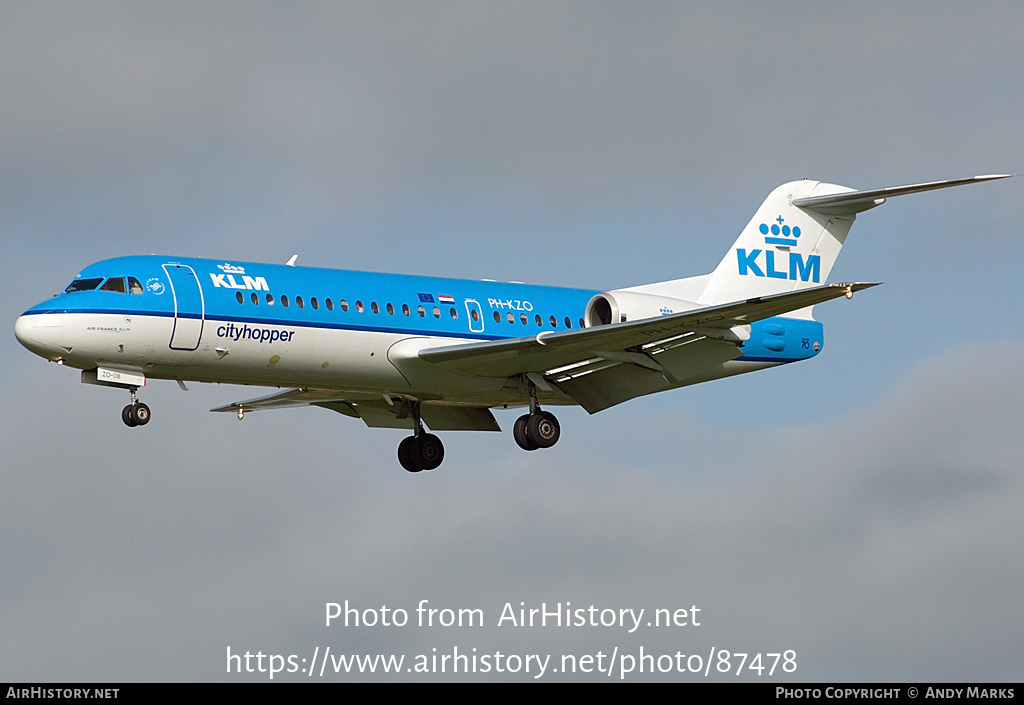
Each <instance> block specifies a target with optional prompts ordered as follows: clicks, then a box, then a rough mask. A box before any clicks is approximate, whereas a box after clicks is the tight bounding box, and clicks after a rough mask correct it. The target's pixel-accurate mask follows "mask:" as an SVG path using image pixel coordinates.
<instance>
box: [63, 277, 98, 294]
mask: <svg viewBox="0 0 1024 705" xmlns="http://www.w3.org/2000/svg"><path fill="white" fill-rule="evenodd" d="M101 281H103V279H102V278H97V279H76V280H74V281H73V282H71V283H70V284H68V286H67V288H66V289H65V290H64V293H65V294H71V293H73V292H75V291H92V290H93V289H95V288H96V287H98V286H99V285H100V282H101Z"/></svg>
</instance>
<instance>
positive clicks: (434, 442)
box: [398, 402, 444, 472]
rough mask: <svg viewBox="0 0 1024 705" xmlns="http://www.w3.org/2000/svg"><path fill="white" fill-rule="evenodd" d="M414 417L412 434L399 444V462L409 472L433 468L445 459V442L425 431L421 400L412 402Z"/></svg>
mask: <svg viewBox="0 0 1024 705" xmlns="http://www.w3.org/2000/svg"><path fill="white" fill-rule="evenodd" d="M412 417H413V431H412V435H411V436H406V437H405V438H403V439H402V442H401V443H399V444H398V462H399V463H401V464H402V467H403V468H405V469H406V470H408V471H409V472H420V471H421V470H433V469H434V468H436V467H438V466H439V465H440V464H441V461H442V460H444V444H443V443H441V439H440V438H438V437H437V436H435V435H434V434H432V433H426V432H425V431H424V429H423V422H422V421H421V420H420V405H419V402H412Z"/></svg>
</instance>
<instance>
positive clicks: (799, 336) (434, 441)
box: [15, 175, 1008, 472]
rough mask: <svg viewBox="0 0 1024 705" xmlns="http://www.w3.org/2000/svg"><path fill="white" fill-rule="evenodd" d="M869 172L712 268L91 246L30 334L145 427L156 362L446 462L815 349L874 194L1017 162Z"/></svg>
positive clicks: (130, 421) (37, 345)
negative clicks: (98, 250)
mask: <svg viewBox="0 0 1024 705" xmlns="http://www.w3.org/2000/svg"><path fill="white" fill-rule="evenodd" d="M1006 176H1008V175H988V176H975V177H973V178H969V179H959V180H954V181H936V182H930V183H923V184H914V185H910V186H897V187H892V188H885V189H875V190H867V191H855V190H853V189H850V188H847V187H844V186H837V185H835V184H827V183H822V182H818V181H807V180H804V181H794V182H791V183H788V184H784V185H782V186H779V187H778V188H776V189H775V190H774V191H772V192H771V194H769V196H768V198H767V199H766V200H765V201H764V203H763V204H762V205H761V207H760V208H758V210H757V212H756V213H755V214H754V217H753V218H752V219H751V221H750V223H748V224H747V226H746V227H745V228H744V229H743V231H742V232H741V234H740V236H739V239H737V240H736V242H735V243H734V244H733V246H732V248H731V249H730V250H729V251H728V253H726V255H725V258H724V259H723V260H722V261H721V263H720V264H719V265H718V267H717V268H716V269H715V270H714V271H713V272H711V273H710V274H705V275H703V276H697V277H690V278H686V279H676V280H673V281H665V282H658V283H654V284H646V285H643V286H636V287H630V288H627V289H616V290H612V291H591V290H585V289H565V288H556V287H549V286H531V285H526V284H519V283H499V282H494V281H488V280H484V281H466V280H457V279H442V278H435V277H418V276H405V275H393V274H373V273H366V272H350V271H340V270H332V269H319V268H311V267H297V266H294V262H295V258H294V257H293V258H292V260H291V261H290V262H289V263H288V264H287V265H273V264H256V263H251V262H240V261H236V260H229V261H210V260H203V259H194V258H181V257H165V256H157V255H150V256H144V257H119V258H115V259H108V260H104V261H102V262H98V263H96V264H93V265H90V266H88V267H86V268H85V269H84V270H82V272H81V273H79V274H77V275H76V276H75V278H74V280H72V282H71V283H70V284H69V285H68V287H67V288H66V289H65V290H64V292H63V293H61V294H58V295H56V296H55V297H54V298H52V299H50V300H48V301H44V302H43V303H40V304H38V305H36V306H33V307H32V308H30V309H29V310H28V311H26V312H25V313H24V314H22V316H21V317H19V318H18V321H17V323H16V324H15V334H16V335H17V337H18V340H19V341H20V342H21V343H22V345H24V346H25V347H26V348H28V349H29V350H31V351H32V352H34V353H35V354H37V355H39V356H41V357H44V358H46V359H47V360H50V361H51V362H56V363H58V364H60V365H65V366H69V367H75V368H79V369H81V370H82V381H83V382H86V383H89V384H100V385H106V386H111V387H121V388H124V389H127V390H128V391H129V393H130V395H131V403H130V404H128V405H127V406H125V407H124V409H123V411H122V413H121V418H122V420H123V421H124V423H125V424H126V425H128V426H133V427H134V426H144V425H146V424H147V423H149V421H150V410H149V407H148V406H146V405H145V404H144V403H142V402H140V401H139V399H138V396H137V392H138V390H139V388H140V387H142V386H144V385H145V384H146V381H147V380H148V379H172V380H176V381H177V382H178V384H179V385H180V386H181V387H182V388H185V382H187V381H195V382H222V383H230V384H245V385H262V386H270V387H278V388H285V389H284V391H279V392H276V393H274V394H271V395H270V396H265V397H260V398H257V399H251V400H247V401H239V402H234V403H232V404H228V405H226V406H222V407H218V408H216V409H213V410H212V411H230V412H234V413H236V414H237V415H238V418H239V419H241V418H242V417H243V415H244V414H245V413H246V412H249V411H259V410H262V409H277V408H285V407H294V406H306V405H312V406H319V407H322V408H325V409H330V410H332V411H336V412H338V413H340V414H344V415H345V416H352V417H354V418H359V419H362V420H363V421H364V422H365V423H366V425H367V426H371V427H385V428H403V429H408V430H411V432H412V435H410V436H407V437H406V438H405V439H403V441H402V442H401V444H400V445H399V447H398V459H399V461H400V462H401V464H402V466H403V467H404V468H405V469H406V470H408V471H410V472H419V471H420V470H430V469H434V468H436V467H437V466H438V465H440V463H441V461H442V459H443V458H444V446H443V445H442V443H441V440H440V439H439V438H438V437H437V436H436V435H434V434H433V433H427V432H426V431H425V430H424V424H426V425H427V426H428V427H429V428H430V430H431V431H455V430H470V431H500V430H501V429H500V428H499V427H498V423H497V421H495V418H494V415H493V414H492V412H491V410H492V409H495V408H508V407H528V409H529V412H528V413H526V414H523V415H522V416H520V417H519V418H518V419H517V420H516V422H515V425H514V427H513V435H514V437H515V440H516V442H517V443H518V444H519V446H520V447H521V448H523V449H524V450H536V449H538V448H547V447H550V446H552V445H554V444H555V442H556V441H557V440H558V438H559V425H558V421H557V419H556V418H555V416H554V415H553V414H551V413H550V412H549V411H546V410H542V407H551V406H560V405H571V404H578V405H580V406H582V407H583V408H584V409H586V410H587V411H588V412H590V413H596V412H598V411H601V410H602V409H607V408H608V407H611V406H614V405H616V404H620V403H622V402H624V401H627V400H629V399H632V398H634V397H638V396H643V395H645V394H652V393H654V392H660V391H664V390H667V389H675V388H677V387H684V386H687V385H690V384H696V383H698V382H706V381H708V380H713V379H718V378H720V377H727V376H730V375H736V374H741V373H744V372H753V371H754V370H761V369H765V368H768V367H775V366H778V365H783V364H786V363H789V362H796V361H798V360H805V359H807V358H811V357H814V356H815V355H817V354H818V352H819V351H820V350H821V346H822V343H823V338H822V325H821V324H820V323H818V322H817V321H815V320H814V319H813V317H812V315H811V314H812V308H813V306H814V305H815V304H818V303H822V302H824V301H827V300H829V299H834V298H837V297H840V296H846V297H847V298H849V297H852V296H853V293H854V292H855V291H859V290H861V289H866V288H868V287H870V286H875V285H874V284H868V283H845V284H824V283H823V282H825V280H826V278H827V277H828V275H829V272H830V271H831V270H832V265H833V264H834V263H835V261H836V257H837V256H838V255H839V250H840V248H841V247H842V245H843V243H844V242H845V240H846V236H847V233H848V232H849V230H850V226H851V225H852V224H853V221H854V218H855V216H856V214H857V213H859V212H861V211H865V210H868V209H869V208H874V207H875V206H878V205H881V204H882V203H884V202H885V199H886V198H890V197H893V196H901V195H904V194H910V193H917V192H920V191H930V190H933V189H941V188H947V187H950V186H959V185H962V184H968V183H975V182H980V181H988V180H992V179H1001V178H1005V177H1006Z"/></svg>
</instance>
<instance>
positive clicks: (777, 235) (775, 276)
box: [700, 174, 1009, 305]
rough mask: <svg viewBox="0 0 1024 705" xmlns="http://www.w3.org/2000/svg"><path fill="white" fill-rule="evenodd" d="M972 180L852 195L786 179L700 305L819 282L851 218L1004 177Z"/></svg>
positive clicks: (830, 186)
mask: <svg viewBox="0 0 1024 705" xmlns="http://www.w3.org/2000/svg"><path fill="white" fill-rule="evenodd" d="M1007 176H1009V175H1008V174H997V175H989V176H975V177H972V178H969V179H957V180H954V181H932V182H928V183H924V184H912V185H910V186H894V187H891V188H884V189H873V190H869V191H855V190H853V189H851V188H848V187H846V186H838V185H836V184H827V183H823V182H820V181H806V180H805V181H791V182H790V183H788V184H783V185H782V186H779V187H778V188H776V189H775V190H774V191H772V192H771V193H770V194H768V198H766V199H765V201H764V203H762V204H761V207H760V208H758V209H757V212H756V213H754V217H753V218H752V219H751V220H750V222H749V223H747V226H746V227H745V228H743V231H742V232H741V233H740V236H739V238H738V239H737V240H736V242H735V243H734V244H733V246H732V248H731V249H730V250H729V252H728V253H727V254H726V256H725V258H724V259H723V260H722V262H721V263H720V264H719V265H718V267H717V268H716V269H715V271H714V272H712V273H711V276H710V278H709V280H708V284H707V286H706V287H705V288H704V292H703V294H702V295H701V300H700V303H702V304H709V305H710V304H718V303H726V302H730V301H739V300H742V299H749V298H753V297H755V296H767V295H769V294H779V293H783V292H787V291H795V290H797V289H803V288H807V287H811V286H818V285H820V284H824V283H825V281H826V279H827V278H828V275H829V272H831V271H832V266H833V265H834V264H835V261H836V258H837V257H838V256H839V251H840V250H841V249H842V247H843V243H844V242H845V241H846V236H847V234H848V233H849V232H850V226H852V225H853V221H854V219H855V218H856V214H857V213H859V212H861V211H865V210H868V209H869V208H874V207H875V206H880V205H882V204H883V203H885V199H886V198H891V197H893V196H902V195H905V194H909V193H919V192H921V191H931V190H934V189H941V188H949V187H951V186H960V185H963V184H969V183H976V182H980V181H989V180H992V179H1004V178H1006V177H1007Z"/></svg>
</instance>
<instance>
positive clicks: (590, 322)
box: [583, 289, 700, 328]
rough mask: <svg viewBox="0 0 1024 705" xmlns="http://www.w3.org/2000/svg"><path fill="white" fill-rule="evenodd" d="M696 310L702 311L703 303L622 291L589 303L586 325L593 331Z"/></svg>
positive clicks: (610, 293)
mask: <svg viewBox="0 0 1024 705" xmlns="http://www.w3.org/2000/svg"><path fill="white" fill-rule="evenodd" d="M695 308H700V304H695V303H694V302H692V301H684V300H683V299H675V298H672V297H670V296H655V295H653V294H641V293H640V292H637V291H628V290H625V289H619V290H616V291H606V292H604V293H603V294H598V295H597V296H595V297H594V298H592V299H591V300H590V301H589V302H587V309H586V312H585V313H584V314H583V323H584V325H585V326H586V327H587V328H592V327H594V326H606V325H608V324H609V323H624V322H625V321H638V320H640V319H641V318H656V317H658V316H665V315H668V314H670V313H680V312H681V311H691V310H693V309H695Z"/></svg>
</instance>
